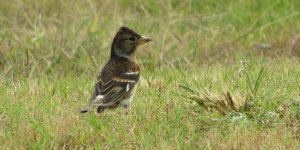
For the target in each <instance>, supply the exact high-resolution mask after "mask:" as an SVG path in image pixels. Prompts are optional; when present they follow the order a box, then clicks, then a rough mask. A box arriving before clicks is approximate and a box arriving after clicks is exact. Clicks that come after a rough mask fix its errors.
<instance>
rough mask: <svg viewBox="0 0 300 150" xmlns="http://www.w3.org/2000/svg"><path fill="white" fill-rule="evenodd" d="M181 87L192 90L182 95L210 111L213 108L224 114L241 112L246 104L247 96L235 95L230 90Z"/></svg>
mask: <svg viewBox="0 0 300 150" xmlns="http://www.w3.org/2000/svg"><path fill="white" fill-rule="evenodd" d="M180 88H182V89H185V90H187V91H189V92H192V94H190V95H182V96H184V97H186V98H188V99H190V100H192V101H194V102H196V103H197V104H198V105H200V106H203V107H204V108H206V109H207V110H208V111H211V110H212V109H215V110H217V111H218V112H220V113H221V114H222V115H226V114H227V113H228V112H239V111H240V110H241V109H242V108H244V107H245V106H246V102H247V97H243V96H241V95H237V94H235V95H233V94H230V93H229V92H228V91H227V92H223V93H214V92H209V91H207V90H203V91H202V92H198V93H196V92H194V91H192V90H191V89H189V88H188V87H186V86H183V85H180Z"/></svg>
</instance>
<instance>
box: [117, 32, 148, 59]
mask: <svg viewBox="0 0 300 150" xmlns="http://www.w3.org/2000/svg"><path fill="white" fill-rule="evenodd" d="M150 41H151V39H150V38H148V37H144V36H141V35H139V34H138V33H136V32H134V31H133V30H131V29H129V28H128V27H121V28H120V30H119V31H118V32H117V34H116V35H115V37H114V40H113V43H112V50H111V51H112V52H111V57H113V56H118V57H126V58H129V57H131V55H133V54H134V52H135V50H136V48H137V47H138V46H139V45H142V44H144V43H147V42H150Z"/></svg>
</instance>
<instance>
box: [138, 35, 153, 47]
mask: <svg viewBox="0 0 300 150" xmlns="http://www.w3.org/2000/svg"><path fill="white" fill-rule="evenodd" d="M150 41H152V39H151V38H148V37H145V36H141V38H140V39H139V40H138V42H137V43H138V45H142V44H145V43H147V42H150Z"/></svg>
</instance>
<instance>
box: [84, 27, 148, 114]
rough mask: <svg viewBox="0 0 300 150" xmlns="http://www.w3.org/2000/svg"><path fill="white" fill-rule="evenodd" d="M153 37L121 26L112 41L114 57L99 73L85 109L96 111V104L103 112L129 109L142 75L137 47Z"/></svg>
mask: <svg viewBox="0 0 300 150" xmlns="http://www.w3.org/2000/svg"><path fill="white" fill-rule="evenodd" d="M150 41H151V39H150V38H148V37H144V36H141V35H139V34H138V33H136V32H135V31H133V30H131V29H129V28H128V27H121V28H120V29H119V31H118V32H117V34H116V35H115V37H114V39H113V42H112V46H111V54H110V59H109V61H108V62H107V63H106V65H105V66H104V67H103V69H102V71H101V73H100V75H99V76H98V80H97V82H96V84H95V90H94V93H93V95H92V98H91V100H90V103H89V105H88V106H86V107H84V108H82V109H81V113H86V112H89V111H92V110H93V109H94V108H96V107H97V112H98V113H101V112H103V111H104V110H105V109H110V108H116V107H118V106H122V107H124V108H126V110H127V111H126V112H128V108H129V105H130V103H131V100H132V98H133V96H134V94H135V90H136V85H137V83H138V81H139V79H140V67H139V64H138V62H137V59H136V49H137V47H138V46H139V45H142V44H145V43H147V42H150Z"/></svg>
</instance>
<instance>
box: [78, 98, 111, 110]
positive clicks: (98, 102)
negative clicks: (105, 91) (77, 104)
mask: <svg viewBox="0 0 300 150" xmlns="http://www.w3.org/2000/svg"><path fill="white" fill-rule="evenodd" d="M102 99H103V96H102V95H99V96H97V97H96V98H95V99H93V100H91V102H90V103H89V104H88V105H87V106H85V107H82V108H81V110H80V113H87V112H90V111H92V110H93V109H94V108H96V107H98V106H99V107H98V109H97V112H98V113H99V111H100V110H102V111H104V109H105V108H104V107H103V108H100V107H101V106H100V105H101V102H102ZM99 108H100V109H99ZM102 111H101V112H102Z"/></svg>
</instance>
